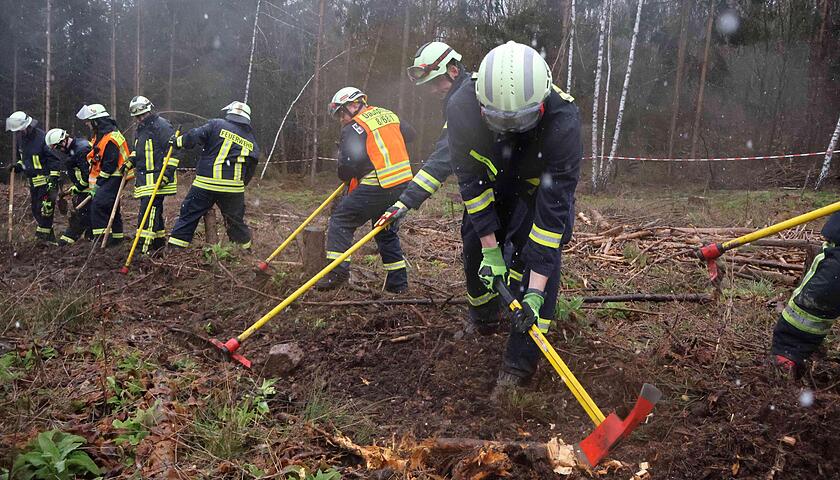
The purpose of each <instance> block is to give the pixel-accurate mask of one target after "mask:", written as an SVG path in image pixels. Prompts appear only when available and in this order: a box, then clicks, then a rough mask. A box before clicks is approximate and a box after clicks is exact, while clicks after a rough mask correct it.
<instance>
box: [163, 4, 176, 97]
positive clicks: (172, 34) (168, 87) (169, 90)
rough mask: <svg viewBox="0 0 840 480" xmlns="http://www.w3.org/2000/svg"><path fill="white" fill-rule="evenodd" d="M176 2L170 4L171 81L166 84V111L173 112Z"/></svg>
mask: <svg viewBox="0 0 840 480" xmlns="http://www.w3.org/2000/svg"><path fill="white" fill-rule="evenodd" d="M176 5H177V3H176V2H170V3H169V14H170V15H171V16H172V28H171V31H170V35H169V80H168V82H167V83H166V109H167V110H172V73H173V71H174V70H175V18H176V15H175V6H176Z"/></svg>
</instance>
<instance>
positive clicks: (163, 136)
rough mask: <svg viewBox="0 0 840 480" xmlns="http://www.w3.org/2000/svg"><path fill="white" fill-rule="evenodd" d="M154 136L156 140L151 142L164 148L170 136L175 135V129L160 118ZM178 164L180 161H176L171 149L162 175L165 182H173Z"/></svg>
mask: <svg viewBox="0 0 840 480" xmlns="http://www.w3.org/2000/svg"><path fill="white" fill-rule="evenodd" d="M155 134H156V138H154V139H153V140H152V141H153V142H154V143H156V144H158V145H163V146H165V145H166V143H167V142H168V141H169V139H170V138H171V137H172V135H175V129H174V128H172V124H170V123H169V122H167V121H166V120H163V119H162V118H159V119H158V125H157V129H156V132H155ZM168 150H169V149H168V148H165V149H164V151H168ZM161 162H163V159H161ZM179 164H180V161H179V160H178V157H176V156H175V150H174V149H173V151H172V156H171V157H170V158H169V163H167V165H166V171H165V172H164V174H163V175H164V177H166V181H167V182H169V183H171V182H172V181H174V180H175V169H177V168H178V165H179Z"/></svg>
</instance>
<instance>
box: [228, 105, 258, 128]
mask: <svg viewBox="0 0 840 480" xmlns="http://www.w3.org/2000/svg"><path fill="white" fill-rule="evenodd" d="M222 111H223V112H225V114H226V115H225V117H227V115H236V116H238V117H242V118H243V119H245V120H246V122H245V123H247V124H248V125H250V124H251V107H249V106H248V104H247V103H243V102H230V103H229V104H227V105H225V107H224V108H222ZM228 120H232V119H230V118H228Z"/></svg>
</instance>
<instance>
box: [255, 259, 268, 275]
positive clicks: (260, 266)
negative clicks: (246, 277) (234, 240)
mask: <svg viewBox="0 0 840 480" xmlns="http://www.w3.org/2000/svg"><path fill="white" fill-rule="evenodd" d="M257 269H258V270H259V271H261V272H264V271H266V270H268V263H266V262H263V261H260V263H258V264H257Z"/></svg>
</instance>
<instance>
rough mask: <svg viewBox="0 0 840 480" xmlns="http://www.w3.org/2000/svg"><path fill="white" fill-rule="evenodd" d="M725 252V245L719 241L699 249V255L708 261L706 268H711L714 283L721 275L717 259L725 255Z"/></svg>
mask: <svg viewBox="0 0 840 480" xmlns="http://www.w3.org/2000/svg"><path fill="white" fill-rule="evenodd" d="M723 252H724V247H723V245H721V244H719V243H710V244H708V245H704V246H702V247H700V248H699V249H698V250H697V257H698V258H699V259H700V260H703V261H705V262H706V268H707V269H708V270H709V280H710V281H711V282H712V283H716V282H717V281H718V278H719V276H720V272H719V271H718V266H717V259H718V257H720V256H721V255H723Z"/></svg>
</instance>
